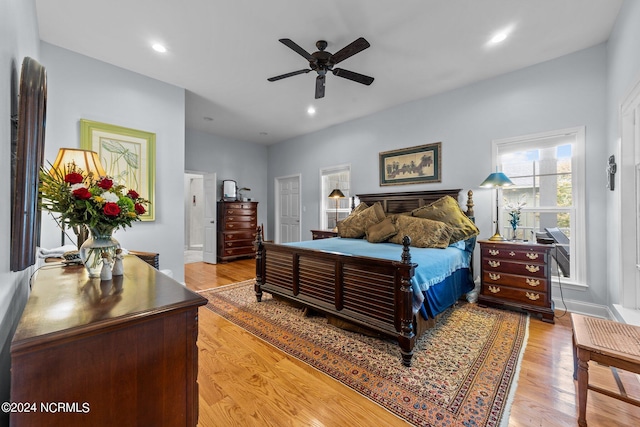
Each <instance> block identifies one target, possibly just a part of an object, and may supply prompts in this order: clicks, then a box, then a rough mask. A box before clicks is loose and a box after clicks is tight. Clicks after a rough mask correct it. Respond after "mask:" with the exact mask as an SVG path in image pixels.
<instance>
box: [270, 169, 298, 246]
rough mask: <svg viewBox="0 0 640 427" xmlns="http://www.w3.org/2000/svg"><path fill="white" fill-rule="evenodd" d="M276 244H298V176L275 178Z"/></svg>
mask: <svg viewBox="0 0 640 427" xmlns="http://www.w3.org/2000/svg"><path fill="white" fill-rule="evenodd" d="M275 184H276V200H277V201H278V202H277V203H276V205H275V208H276V215H275V216H276V227H275V228H276V236H275V239H276V243H290V242H299V241H300V239H301V233H300V230H301V228H300V204H301V201H300V175H293V176H285V177H280V178H276V182H275Z"/></svg>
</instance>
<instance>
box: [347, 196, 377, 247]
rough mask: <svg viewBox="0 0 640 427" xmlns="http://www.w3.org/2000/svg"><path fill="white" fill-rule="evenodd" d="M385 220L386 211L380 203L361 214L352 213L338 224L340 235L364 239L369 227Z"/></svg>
mask: <svg viewBox="0 0 640 427" xmlns="http://www.w3.org/2000/svg"><path fill="white" fill-rule="evenodd" d="M383 219H384V210H383V209H382V205H381V204H380V203H375V204H374V205H373V206H370V207H368V208H366V209H364V210H362V211H360V212H356V213H352V214H351V215H349V216H348V217H347V218H345V219H344V220H342V221H340V222H339V223H338V235H339V236H340V237H345V238H350V239H360V238H362V237H364V235H365V233H366V232H367V228H369V226H371V225H374V224H377V223H378V222H380V221H382V220H383Z"/></svg>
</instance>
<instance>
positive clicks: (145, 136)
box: [80, 119, 156, 221]
mask: <svg viewBox="0 0 640 427" xmlns="http://www.w3.org/2000/svg"><path fill="white" fill-rule="evenodd" d="M80 147H81V148H85V149H88V150H93V151H95V152H97V153H98V156H99V157H100V162H101V163H102V166H103V167H104V170H105V171H106V173H107V175H109V176H111V177H113V178H114V179H115V180H116V182H118V183H119V184H122V185H124V186H126V187H127V189H133V190H135V191H136V192H138V194H139V195H140V197H143V198H145V199H147V200H149V202H150V203H149V208H148V209H147V212H146V213H144V214H143V215H141V216H140V219H141V220H142V221H154V220H155V208H154V201H155V200H154V196H155V176H156V166H155V165H156V162H155V161H156V134H155V133H150V132H144V131H141V130H136V129H130V128H125V127H121V126H116V125H111V124H106V123H99V122H94V121H91V120H84V119H82V120H80Z"/></svg>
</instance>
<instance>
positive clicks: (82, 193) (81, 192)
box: [72, 187, 91, 200]
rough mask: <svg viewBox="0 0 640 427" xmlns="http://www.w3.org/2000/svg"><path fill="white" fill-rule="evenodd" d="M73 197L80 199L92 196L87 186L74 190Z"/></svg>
mask: <svg viewBox="0 0 640 427" xmlns="http://www.w3.org/2000/svg"><path fill="white" fill-rule="evenodd" d="M72 194H73V197H75V198H76V199H80V200H87V199H90V198H91V192H90V191H89V190H87V189H86V188H85V187H80V188H78V189H76V190H73V193H72Z"/></svg>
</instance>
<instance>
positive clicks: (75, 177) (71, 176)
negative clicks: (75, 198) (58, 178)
mask: <svg viewBox="0 0 640 427" xmlns="http://www.w3.org/2000/svg"><path fill="white" fill-rule="evenodd" d="M82 181H84V178H83V177H82V175H80V174H79V173H78V172H71V173H68V174H66V175H65V176H64V182H68V183H69V184H80V183H81V182H82Z"/></svg>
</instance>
